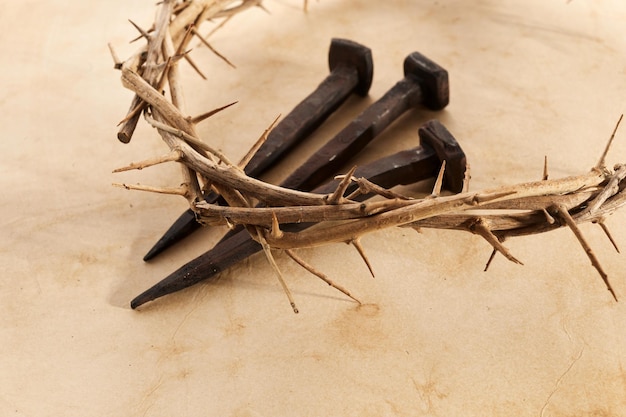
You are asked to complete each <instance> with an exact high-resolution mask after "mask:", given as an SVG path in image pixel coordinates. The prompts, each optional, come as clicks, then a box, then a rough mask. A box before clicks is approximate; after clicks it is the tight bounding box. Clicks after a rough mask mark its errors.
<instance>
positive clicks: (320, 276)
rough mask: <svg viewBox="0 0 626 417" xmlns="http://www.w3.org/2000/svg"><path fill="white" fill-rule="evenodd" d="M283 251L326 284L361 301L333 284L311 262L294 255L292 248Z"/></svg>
mask: <svg viewBox="0 0 626 417" xmlns="http://www.w3.org/2000/svg"><path fill="white" fill-rule="evenodd" d="M285 253H286V254H287V255H288V256H289V257H290V258H291V259H293V260H294V261H295V262H296V263H297V264H298V265H300V266H301V267H303V268H304V269H306V270H307V271H309V272H310V273H312V274H313V275H315V276H316V277H318V278H319V279H321V280H322V281H324V282H325V283H326V284H328V285H329V286H331V287H333V288H334V289H336V290H338V291H339V292H341V293H343V294H344V295H346V296H348V297H349V298H351V299H353V300H354V301H356V302H357V303H359V304H361V301H359V300H358V299H356V298H355V297H354V296H352V294H350V292H348V290H346V289H345V288H343V287H342V286H340V285H338V284H335V283H334V282H333V281H331V280H330V279H329V278H328V277H327V276H326V275H325V274H323V273H322V272H320V271H318V270H317V269H316V268H314V267H313V266H312V265H311V264H309V263H307V262H306V261H305V260H304V259H302V258H300V257H299V256H298V255H296V253H295V252H294V251H293V250H290V249H287V250H285Z"/></svg>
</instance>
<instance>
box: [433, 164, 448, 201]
mask: <svg viewBox="0 0 626 417" xmlns="http://www.w3.org/2000/svg"><path fill="white" fill-rule="evenodd" d="M445 171H446V161H445V160H444V161H443V162H442V163H441V168H440V169H439V174H438V175H437V179H436V180H435V185H434V187H433V192H432V194H431V196H432V197H439V195H440V194H441V187H442V185H443V174H444V173H445Z"/></svg>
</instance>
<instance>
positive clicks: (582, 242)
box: [556, 205, 617, 301]
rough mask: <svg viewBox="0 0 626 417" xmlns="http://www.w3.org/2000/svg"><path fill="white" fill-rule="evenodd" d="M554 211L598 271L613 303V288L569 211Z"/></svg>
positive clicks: (614, 296) (558, 207)
mask: <svg viewBox="0 0 626 417" xmlns="http://www.w3.org/2000/svg"><path fill="white" fill-rule="evenodd" d="M556 209H557V210H558V213H559V215H560V216H561V218H562V219H563V220H564V221H565V223H566V224H567V226H568V227H569V228H570V230H571V231H572V232H573V233H574V236H576V239H578V242H579V243H580V245H581V246H582V247H583V249H584V250H585V253H586V254H587V257H588V258H589V260H590V261H591V265H593V267H594V268H595V269H596V271H598V274H600V277H602V281H604V285H606V288H607V289H608V290H609V292H610V293H611V295H613V298H614V299H615V301H617V296H616V295H615V292H614V291H613V287H612V286H611V283H610V282H609V277H608V275H607V274H606V272H604V270H603V269H602V265H600V261H599V260H598V258H597V257H596V255H595V253H594V252H593V250H592V249H591V246H589V244H588V243H587V240H586V239H585V237H584V236H583V234H582V232H581V230H580V229H579V228H578V225H577V224H576V221H574V219H573V218H572V216H571V215H570V214H569V211H567V209H566V208H565V207H564V206H562V205H559V206H557V207H556Z"/></svg>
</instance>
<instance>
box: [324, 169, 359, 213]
mask: <svg viewBox="0 0 626 417" xmlns="http://www.w3.org/2000/svg"><path fill="white" fill-rule="evenodd" d="M354 171H356V166H353V167H352V169H351V170H350V171H349V172H348V173H347V174H346V175H344V176H343V178H342V180H341V182H340V183H339V185H338V186H337V188H336V189H335V191H334V192H333V193H332V194H331V195H330V196H329V197H328V199H327V200H326V203H327V204H340V203H341V202H342V201H343V198H344V197H343V194H344V193H345V192H346V189H347V188H348V186H349V185H350V183H351V182H352V180H353V179H354V178H353V177H352V175H353V174H354Z"/></svg>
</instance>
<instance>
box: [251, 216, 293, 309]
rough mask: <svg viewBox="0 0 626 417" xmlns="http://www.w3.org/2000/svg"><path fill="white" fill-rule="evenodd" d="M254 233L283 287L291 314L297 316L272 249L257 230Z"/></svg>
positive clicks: (291, 297)
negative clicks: (291, 310)
mask: <svg viewBox="0 0 626 417" xmlns="http://www.w3.org/2000/svg"><path fill="white" fill-rule="evenodd" d="M256 233H257V237H258V239H259V243H260V244H261V247H262V248H263V252H264V253H265V257H266V258H267V261H268V262H269V263H270V265H271V266H272V269H273V270H274V272H275V273H276V277H277V278H278V282H280V285H281V286H282V287H283V291H284V292H285V294H286V295H287V299H288V300H289V304H291V308H292V309H293V312H294V313H295V314H298V313H299V311H298V307H296V303H295V301H294V299H293V296H292V295H291V291H290V290H289V287H287V284H286V283H285V279H284V278H283V273H282V272H281V270H280V268H279V267H278V265H277V264H276V260H275V259H274V255H272V249H271V248H270V245H268V244H267V241H266V240H265V238H264V237H263V234H262V233H261V231H260V230H259V229H258V228H257V229H256Z"/></svg>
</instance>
